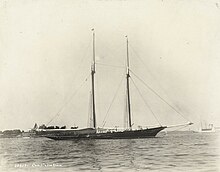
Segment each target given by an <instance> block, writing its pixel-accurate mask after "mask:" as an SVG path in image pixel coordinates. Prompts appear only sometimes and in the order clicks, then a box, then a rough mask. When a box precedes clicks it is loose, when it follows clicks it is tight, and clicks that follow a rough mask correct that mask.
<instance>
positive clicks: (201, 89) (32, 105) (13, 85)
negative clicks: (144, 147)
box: [0, 0, 220, 130]
mask: <svg viewBox="0 0 220 172" xmlns="http://www.w3.org/2000/svg"><path fill="white" fill-rule="evenodd" d="M92 28H94V29H95V34H96V40H95V42H96V63H97V68H96V76H95V77H96V85H95V87H96V106H97V123H98V126H100V127H101V126H102V124H103V120H104V118H105V116H106V119H107V120H106V121H107V122H106V127H114V126H119V127H123V123H124V120H125V117H124V114H125V103H124V102H125V101H124V100H125V81H124V80H122V79H123V78H125V68H124V66H125V59H126V39H125V36H126V35H128V39H129V57H130V64H131V65H130V69H131V70H132V71H133V72H134V73H135V74H136V75H138V76H139V77H140V78H141V79H142V80H143V81H144V82H145V83H147V84H148V85H149V86H150V87H152V88H153V89H154V90H155V91H156V92H157V93H158V94H159V95H160V96H161V97H162V98H163V99H165V100H166V101H167V102H169V104H170V105H172V106H173V107H174V108H175V109H177V110H178V112H180V113H181V115H182V116H183V117H184V118H183V117H182V116H181V115H179V114H177V113H176V112H175V111H173V110H172V109H171V108H170V107H169V106H167V105H166V104H165V103H164V102H163V101H161V100H160V99H159V98H158V97H157V96H155V94H153V93H152V92H151V91H149V89H147V88H146V87H145V86H144V84H142V83H141V82H140V80H138V79H137V78H136V77H135V76H134V77H133V76H131V77H132V81H131V103H132V107H131V108H132V120H133V123H134V126H135V127H137V126H138V125H142V126H150V125H157V120H156V119H155V118H154V115H153V114H152V113H151V110H152V111H153V112H154V113H155V115H156V117H157V119H158V121H159V122H160V123H161V124H162V125H168V126H169V125H175V124H181V123H186V122H187V121H191V122H193V123H194V125H193V126H192V129H198V127H199V126H200V123H201V122H202V123H203V124H204V123H207V124H208V123H213V124H214V125H215V126H220V115H219V114H220V106H219V102H220V48H219V47H220V33H219V30H220V1H218V0H209V1H206V0H194V1H188V0H181V1H180V0H169V1H168V0H146V1H143V0H142V1H141V0H140V1H135V0H131V1H126V0H118V1H116V0H97V1H96V0H94V1H89V0H83V1H72V0H65V1H63V0H31V1H30V0H13V1H12V0H1V1H0V130H4V129H15V128H20V129H24V130H26V129H28V128H31V127H33V125H34V123H37V124H47V123H48V122H49V121H50V120H51V119H54V120H53V121H52V122H51V123H50V125H67V126H73V125H77V126H79V127H85V126H87V124H88V118H89V114H90V110H89V109H90V102H91V101H90V92H89V91H90V86H91V82H90V81H91V79H90V77H89V76H90V75H89V74H90V65H91V59H92V31H91V29H92ZM131 75H132V74H131ZM133 81H134V83H135V84H136V85H137V87H138V88H139V89H136V87H135V85H134V84H133ZM120 83H121V84H120ZM119 86H120V87H119ZM117 89H118V92H117V91H116V90H117ZM138 90H139V91H140V93H141V95H139V91H138ZM116 92H117V94H116ZM114 95H116V96H115V99H114ZM142 97H143V99H144V101H143V100H142ZM113 99H114V101H113V103H111V102H112V100H113ZM111 104H112V105H111ZM146 104H148V105H149V106H150V107H151V110H149V108H147V107H146ZM110 105H111V108H110V109H109V106H110ZM108 109H109V110H108ZM58 113H59V115H57V114H58ZM54 117H56V118H54Z"/></svg>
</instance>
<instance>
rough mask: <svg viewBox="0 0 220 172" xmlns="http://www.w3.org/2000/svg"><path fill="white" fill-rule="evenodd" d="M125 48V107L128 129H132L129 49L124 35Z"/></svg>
mask: <svg viewBox="0 0 220 172" xmlns="http://www.w3.org/2000/svg"><path fill="white" fill-rule="evenodd" d="M126 49H127V58H126V81H127V82H126V93H127V105H128V106H127V107H128V125H129V130H132V121H131V98H130V69H129V51H128V36H126Z"/></svg>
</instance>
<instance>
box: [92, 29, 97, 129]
mask: <svg viewBox="0 0 220 172" xmlns="http://www.w3.org/2000/svg"><path fill="white" fill-rule="evenodd" d="M92 32H93V33H92V39H93V41H92V44H93V58H92V65H91V78H92V117H93V128H95V129H96V110H95V30H94V29H92Z"/></svg>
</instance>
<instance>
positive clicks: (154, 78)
mask: <svg viewBox="0 0 220 172" xmlns="http://www.w3.org/2000/svg"><path fill="white" fill-rule="evenodd" d="M129 46H130V47H131V49H132V50H133V52H134V53H135V55H136V56H137V57H138V58H139V60H140V61H141V62H142V63H143V65H144V66H145V67H146V68H145V69H146V70H147V72H148V73H149V74H150V75H151V76H152V78H153V80H154V81H155V82H156V83H157V84H158V86H159V87H160V88H161V90H162V91H163V92H164V93H165V95H166V92H165V91H164V89H163V87H162V86H161V84H160V82H158V80H157V79H156V77H155V76H154V75H153V74H152V72H151V71H150V69H149V68H148V65H146V63H145V62H144V60H143V59H142V58H141V57H140V56H139V54H138V53H137V51H136V50H135V49H134V47H133V46H132V45H131V44H129ZM166 96H167V95H166Z"/></svg>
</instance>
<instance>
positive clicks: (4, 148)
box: [0, 132, 220, 172]
mask: <svg viewBox="0 0 220 172" xmlns="http://www.w3.org/2000/svg"><path fill="white" fill-rule="evenodd" d="M219 136H220V133H203V134H201V133H191V132H185V133H184V132H181V133H168V135H163V134H162V135H159V137H157V138H150V139H133V140H128V139H124V140H81V141H53V140H49V139H46V138H30V139H24V138H11V139H0V171H83V170H84V171H167V172H170V171H198V172H200V171H220V152H219V148H218V146H219V145H220V144H219V143H218V140H219Z"/></svg>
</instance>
